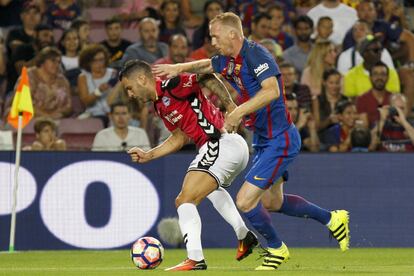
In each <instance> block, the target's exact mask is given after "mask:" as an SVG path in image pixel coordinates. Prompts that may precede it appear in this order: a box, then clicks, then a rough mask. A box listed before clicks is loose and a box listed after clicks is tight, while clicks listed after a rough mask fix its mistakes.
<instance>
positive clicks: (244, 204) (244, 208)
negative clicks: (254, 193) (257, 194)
mask: <svg viewBox="0 0 414 276" xmlns="http://www.w3.org/2000/svg"><path fill="white" fill-rule="evenodd" d="M236 205H237V208H239V210H240V211H241V212H243V213H247V212H249V211H250V210H252V209H253V208H254V207H255V206H253V204H252V202H250V201H249V200H246V199H244V198H240V197H237V199H236Z"/></svg>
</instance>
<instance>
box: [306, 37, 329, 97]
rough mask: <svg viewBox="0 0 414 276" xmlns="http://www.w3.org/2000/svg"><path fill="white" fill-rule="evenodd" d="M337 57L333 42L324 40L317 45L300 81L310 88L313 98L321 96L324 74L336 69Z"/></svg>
mask: <svg viewBox="0 0 414 276" xmlns="http://www.w3.org/2000/svg"><path fill="white" fill-rule="evenodd" d="M336 57H337V51H336V47H335V45H334V44H333V43H332V42H330V41H328V40H322V41H317V42H316V43H315V46H314V47H313V48H312V51H311V52H310V54H309V57H308V60H307V62H306V68H305V69H304V70H303V73H302V77H301V80H300V83H301V84H305V85H307V86H308V87H309V88H310V91H311V94H312V96H319V95H320V94H321V89H322V75H323V72H324V71H325V70H328V69H333V68H335V62H336Z"/></svg>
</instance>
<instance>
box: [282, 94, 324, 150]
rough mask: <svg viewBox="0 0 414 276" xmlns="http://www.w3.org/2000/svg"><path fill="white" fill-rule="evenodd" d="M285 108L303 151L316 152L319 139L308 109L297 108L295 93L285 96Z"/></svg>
mask: <svg viewBox="0 0 414 276" xmlns="http://www.w3.org/2000/svg"><path fill="white" fill-rule="evenodd" d="M286 108H287V110H288V111H289V114H290V116H291V118H292V120H293V123H294V124H295V126H296V128H297V129H298V131H299V134H300V138H301V140H302V148H301V150H304V151H311V152H318V151H319V137H318V132H317V130H316V123H315V120H314V118H313V116H312V114H311V113H310V111H309V109H307V108H303V107H300V106H299V103H298V100H297V98H296V94H295V93H291V94H286Z"/></svg>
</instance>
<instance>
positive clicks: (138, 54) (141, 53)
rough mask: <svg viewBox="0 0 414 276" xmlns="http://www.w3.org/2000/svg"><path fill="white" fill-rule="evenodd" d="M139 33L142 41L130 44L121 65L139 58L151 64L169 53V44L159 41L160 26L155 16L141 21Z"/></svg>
mask: <svg viewBox="0 0 414 276" xmlns="http://www.w3.org/2000/svg"><path fill="white" fill-rule="evenodd" d="M138 27H139V35H140V38H141V41H139V42H136V43H134V44H132V45H130V46H129V47H128V48H127V49H126V51H125V54H124V56H123V57H122V60H121V65H122V64H125V63H126V62H127V61H128V60H132V59H139V60H143V61H146V62H148V63H150V64H152V63H154V62H155V61H156V60H157V59H160V58H162V57H166V56H167V55H168V45H167V44H165V43H164V42H158V35H159V32H160V31H159V28H158V25H157V22H156V21H155V20H154V19H153V18H145V19H143V20H141V22H139V25H138Z"/></svg>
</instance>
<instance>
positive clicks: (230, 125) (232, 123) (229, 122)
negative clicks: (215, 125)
mask: <svg viewBox="0 0 414 276" xmlns="http://www.w3.org/2000/svg"><path fill="white" fill-rule="evenodd" d="M241 119H242V116H241V115H240V114H239V112H238V109H237V108H236V109H234V110H233V111H232V112H231V113H230V114H228V115H227V116H226V118H225V120H224V127H225V128H226V130H227V131H228V132H229V133H235V132H237V129H238V128H239V125H240V122H241Z"/></svg>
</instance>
